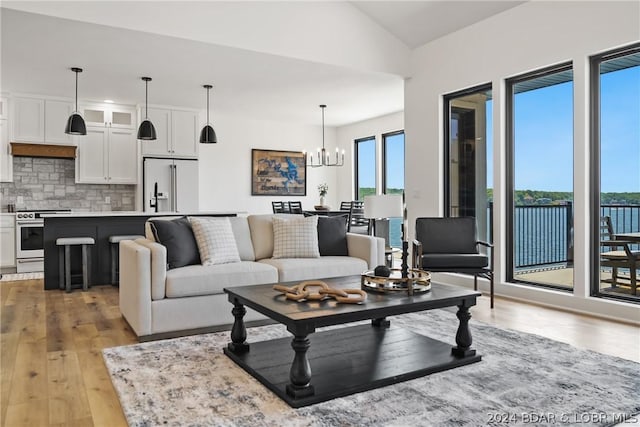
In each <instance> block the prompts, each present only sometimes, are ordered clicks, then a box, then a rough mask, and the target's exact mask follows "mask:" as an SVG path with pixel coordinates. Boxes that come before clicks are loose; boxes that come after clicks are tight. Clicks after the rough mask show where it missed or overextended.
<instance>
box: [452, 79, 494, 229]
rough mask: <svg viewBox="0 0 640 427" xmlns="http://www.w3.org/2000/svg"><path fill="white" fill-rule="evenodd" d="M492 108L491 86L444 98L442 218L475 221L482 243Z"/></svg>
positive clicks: (490, 194) (486, 215)
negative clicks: (460, 217)
mask: <svg viewBox="0 0 640 427" xmlns="http://www.w3.org/2000/svg"><path fill="white" fill-rule="evenodd" d="M492 106H493V102H492V98H491V85H482V86H478V87H474V88H471V89H466V90H463V91H459V92H455V93H452V94H449V95H445V96H444V108H445V111H444V117H445V119H444V120H445V121H444V129H445V149H444V153H445V177H446V179H445V192H444V194H445V196H444V197H445V200H444V206H445V215H446V216H451V217H457V216H473V217H475V218H476V220H477V224H478V237H479V239H480V240H484V241H491V231H490V230H491V218H492V215H491V201H492V197H493V191H492V184H491V183H492V182H493V168H492V164H493V163H492V161H491V158H492V138H491V135H492V133H491V132H490V130H491V128H492V122H493V120H492ZM487 130H489V132H487Z"/></svg>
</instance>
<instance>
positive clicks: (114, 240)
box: [109, 234, 144, 285]
mask: <svg viewBox="0 0 640 427" xmlns="http://www.w3.org/2000/svg"><path fill="white" fill-rule="evenodd" d="M143 237H144V236H140V235H138V234H131V235H122V236H118V235H115V236H109V246H110V247H111V248H110V250H111V284H112V285H115V284H116V283H120V278H119V277H118V273H119V270H120V269H119V262H118V248H119V246H120V242H121V241H123V240H136V239H142V238H143Z"/></svg>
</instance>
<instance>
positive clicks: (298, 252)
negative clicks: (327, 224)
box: [273, 216, 320, 258]
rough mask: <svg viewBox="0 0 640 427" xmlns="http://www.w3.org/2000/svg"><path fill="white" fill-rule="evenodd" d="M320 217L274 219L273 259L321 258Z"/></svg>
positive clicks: (275, 217)
mask: <svg viewBox="0 0 640 427" xmlns="http://www.w3.org/2000/svg"><path fill="white" fill-rule="evenodd" d="M319 257H320V252H319V251H318V217H317V216H310V217H306V218H305V217H299V218H291V219H284V218H278V217H277V216H274V217H273V258H319Z"/></svg>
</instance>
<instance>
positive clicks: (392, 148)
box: [382, 131, 404, 248]
mask: <svg viewBox="0 0 640 427" xmlns="http://www.w3.org/2000/svg"><path fill="white" fill-rule="evenodd" d="M382 155H383V160H382V163H383V164H382V176H383V179H382V185H383V189H382V192H383V193H384V194H402V193H403V192H404V131H397V132H391V133H385V134H383V135H382ZM401 230H402V218H391V219H390V220H389V246H391V247H394V248H399V247H401V246H402V236H401Z"/></svg>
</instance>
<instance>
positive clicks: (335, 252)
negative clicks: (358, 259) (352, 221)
mask: <svg viewBox="0 0 640 427" xmlns="http://www.w3.org/2000/svg"><path fill="white" fill-rule="evenodd" d="M318 248H319V249H320V255H321V256H348V255H349V250H348V248H347V218H346V217H345V216H318Z"/></svg>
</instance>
